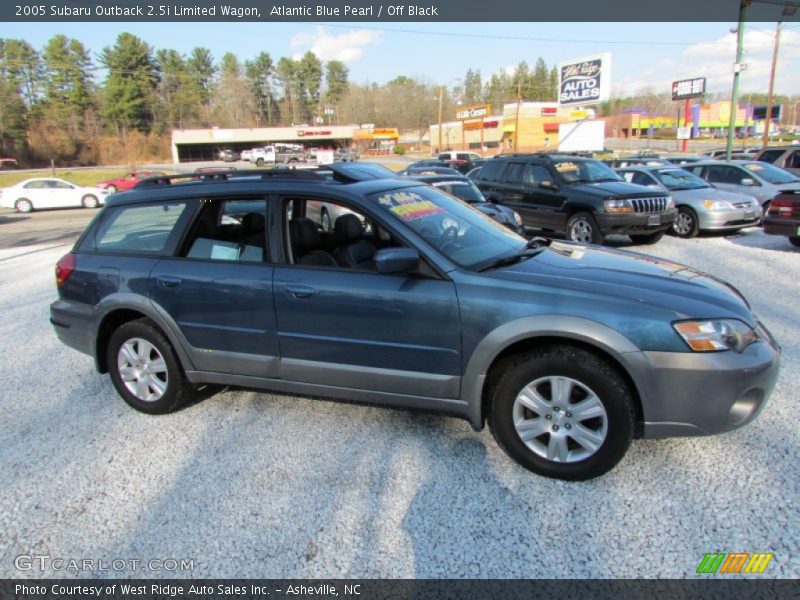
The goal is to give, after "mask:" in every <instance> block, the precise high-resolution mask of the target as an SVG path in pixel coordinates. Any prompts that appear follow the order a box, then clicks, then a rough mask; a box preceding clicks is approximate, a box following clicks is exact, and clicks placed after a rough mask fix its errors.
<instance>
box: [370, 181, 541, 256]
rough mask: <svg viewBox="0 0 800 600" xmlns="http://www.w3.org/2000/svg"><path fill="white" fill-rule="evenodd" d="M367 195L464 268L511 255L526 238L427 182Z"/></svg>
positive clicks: (519, 248)
mask: <svg viewBox="0 0 800 600" xmlns="http://www.w3.org/2000/svg"><path fill="white" fill-rule="evenodd" d="M369 199H370V200H371V201H372V202H374V203H375V205H376V206H377V207H379V209H380V210H381V211H382V212H383V213H384V214H385V215H386V216H387V218H389V219H394V220H395V221H398V222H399V223H401V224H402V225H403V226H405V227H408V228H409V229H411V230H412V231H413V232H414V233H416V234H417V235H419V236H420V237H421V238H422V239H424V240H425V241H426V242H427V243H428V244H430V245H431V246H432V247H434V248H436V249H437V250H438V251H439V252H441V253H442V254H443V255H445V256H446V257H447V258H449V259H450V260H452V261H453V262H454V263H456V264H458V265H461V266H462V267H465V268H467V269H474V268H478V267H479V266H480V265H482V264H485V263H487V262H491V261H492V260H494V259H496V258H499V257H503V256H510V255H512V254H516V253H518V252H520V251H521V250H522V249H524V247H525V240H524V239H523V238H521V237H520V236H518V235H517V234H515V233H513V232H511V231H510V230H509V229H508V228H506V227H504V226H503V225H501V224H500V223H498V222H497V221H494V220H492V219H491V218H489V217H488V216H486V215H484V214H483V213H481V212H479V211H477V210H475V209H473V208H470V207H469V206H468V205H467V204H465V203H463V202H461V201H460V200H458V199H456V198H454V197H453V196H450V195H449V194H446V193H444V192H442V191H441V190H439V189H437V188H434V187H430V186H419V187H411V188H403V189H398V190H390V191H387V192H378V193H376V194H371V195H370V196H369Z"/></svg>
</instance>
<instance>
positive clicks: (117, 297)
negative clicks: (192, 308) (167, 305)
mask: <svg viewBox="0 0 800 600" xmlns="http://www.w3.org/2000/svg"><path fill="white" fill-rule="evenodd" d="M115 310H135V311H136V312H140V313H142V314H143V315H145V316H146V317H147V318H148V319H151V320H152V321H153V322H154V323H155V324H156V325H158V327H159V328H160V329H161V331H162V332H164V335H165V336H167V339H168V340H169V342H170V344H172V347H173V348H174V349H175V353H176V354H177V355H178V360H180V362H181V365H182V366H183V368H184V370H194V364H193V363H192V361H191V360H190V359H189V355H188V354H187V352H186V348H189V347H190V346H189V343H188V341H187V340H186V338H185V337H184V336H183V334H182V333H181V331H180V329H179V328H178V325H177V323H175V321H174V320H173V319H172V317H171V316H170V315H169V313H167V312H166V311H165V310H164V309H163V308H161V307H160V306H158V305H157V304H154V303H153V302H151V301H150V299H148V298H145V297H143V296H140V295H139V294H131V293H126V292H120V293H116V294H110V295H108V296H106V297H105V298H103V300H102V301H101V302H100V304H98V305H97V309H96V311H95V317H94V319H93V320H92V330H91V336H92V337H91V339H92V340H93V345H94V348H93V350H94V351H93V353H94V361H95V365H96V366H98V367H99V365H100V357H99V356H98V355H97V340H98V337H97V336H98V334H99V333H100V325H101V324H102V323H103V321H104V320H105V318H106V317H107V316H108V315H109V314H110V313H112V312H114V311H115Z"/></svg>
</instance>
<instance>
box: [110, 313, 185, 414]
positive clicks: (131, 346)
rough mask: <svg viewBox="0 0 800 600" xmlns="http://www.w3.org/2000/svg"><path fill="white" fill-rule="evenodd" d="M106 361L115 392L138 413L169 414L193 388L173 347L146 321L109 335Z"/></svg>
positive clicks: (124, 327) (120, 328) (182, 402)
mask: <svg viewBox="0 0 800 600" xmlns="http://www.w3.org/2000/svg"><path fill="white" fill-rule="evenodd" d="M106 360H107V364H108V370H109V373H110V375H111V381H112V382H113V383H114V387H115V388H116V389H117V392H118V393H119V395H120V396H122V399H123V400H125V402H127V403H128V404H129V405H130V406H131V407H133V408H135V409H136V410H138V411H141V412H145V413H150V414H164V413H169V412H172V411H175V410H177V409H178V408H180V407H181V406H183V405H184V404H186V403H187V402H188V401H189V400H190V399H191V396H192V391H193V388H192V386H191V385H190V384H189V382H188V381H187V379H186V375H185V374H184V372H183V369H182V368H181V366H180V363H179V362H178V359H177V357H176V356H175V352H174V351H173V349H172V346H171V345H170V343H169V341H168V340H167V338H166V337H165V336H164V334H163V333H161V331H160V330H159V329H158V328H157V327H156V326H155V325H154V324H153V322H152V321H150V320H149V319H139V320H136V321H130V322H128V323H125V324H124V325H122V326H120V327H119V328H118V329H117V330H116V331H115V332H114V333H113V334H112V335H111V339H110V340H109V344H108V353H107V355H106Z"/></svg>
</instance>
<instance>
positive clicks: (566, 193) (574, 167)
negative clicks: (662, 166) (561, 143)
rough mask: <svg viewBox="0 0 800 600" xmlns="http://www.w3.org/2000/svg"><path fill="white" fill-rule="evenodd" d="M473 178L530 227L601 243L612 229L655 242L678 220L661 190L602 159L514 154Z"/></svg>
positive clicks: (492, 198) (488, 165)
mask: <svg viewBox="0 0 800 600" xmlns="http://www.w3.org/2000/svg"><path fill="white" fill-rule="evenodd" d="M475 183H476V184H477V185H478V188H480V190H481V191H482V192H483V195H484V196H486V199H487V200H489V201H491V202H496V203H498V204H504V205H505V206H508V207H510V208H512V209H513V210H515V211H517V212H518V213H519V214H520V215H521V216H522V220H523V223H524V224H525V226H526V227H535V228H537V229H545V230H549V231H554V232H558V233H564V234H566V236H567V238H569V239H570V240H572V241H574V242H579V243H582V244H590V243H591V244H602V243H603V240H604V239H605V236H607V235H610V234H622V235H628V236H629V237H630V238H631V239H632V240H633V241H634V242H635V243H637V244H654V243H655V242H657V241H658V240H660V239H661V238H662V237H663V236H664V233H665V232H666V231H667V229H669V228H670V226H671V225H672V222H673V221H674V220H675V217H676V215H677V212H676V210H675V204H674V202H673V200H672V198H671V197H670V196H669V195H667V194H665V193H664V192H663V190H660V189H659V190H654V189H649V188H647V187H644V186H640V185H635V184H631V183H627V182H625V181H623V180H622V179H621V178H620V177H619V176H618V175H617V174H616V173H614V171H612V170H611V169H610V168H609V167H608V166H606V165H604V164H603V163H602V162H600V161H599V160H593V159H589V158H580V157H576V156H566V155H557V154H511V155H505V156H498V157H495V158H493V159H491V160H489V161H487V162H486V163H485V164H484V166H483V168H482V169H481V172H480V173H479V175H478V177H477V179H476V180H475Z"/></svg>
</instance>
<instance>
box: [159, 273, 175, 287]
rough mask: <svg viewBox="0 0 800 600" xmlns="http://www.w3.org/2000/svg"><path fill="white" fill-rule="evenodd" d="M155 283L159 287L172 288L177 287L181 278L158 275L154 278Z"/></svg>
mask: <svg viewBox="0 0 800 600" xmlns="http://www.w3.org/2000/svg"><path fill="white" fill-rule="evenodd" d="M156 281H158V285H160V286H161V287H164V288H172V287H178V284H180V282H181V278H180V277H176V276H175V275H159V276H158V277H157V278H156Z"/></svg>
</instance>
